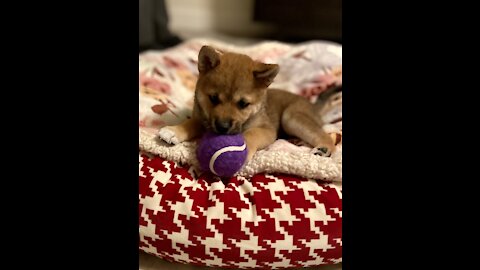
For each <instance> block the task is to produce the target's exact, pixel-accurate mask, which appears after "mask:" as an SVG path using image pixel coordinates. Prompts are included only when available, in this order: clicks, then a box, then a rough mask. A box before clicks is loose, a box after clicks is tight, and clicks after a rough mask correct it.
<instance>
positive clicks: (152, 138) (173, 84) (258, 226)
mask: <svg viewBox="0 0 480 270" xmlns="http://www.w3.org/2000/svg"><path fill="white" fill-rule="evenodd" d="M203 45H211V46H213V47H216V48H219V49H222V50H230V51H235V52H239V53H245V54H248V55H250V56H251V57H252V58H254V59H255V60H259V61H262V62H265V63H277V64H279V65H280V67H281V70H280V73H279V74H278V76H277V78H276V80H275V82H274V83H273V84H272V85H271V87H275V88H281V89H285V90H288V91H291V92H293V93H297V94H300V95H303V96H305V97H307V98H309V99H310V100H311V102H317V99H318V96H319V94H321V93H322V92H324V91H328V89H330V88H331V87H333V86H338V85H341V83H342V82H341V56H342V54H341V46H339V45H337V44H333V43H327V42H319V41H312V42H308V43H302V44H298V45H290V44H285V43H279V42H263V43H260V44H257V45H253V46H249V47H237V46H233V45H229V44H225V43H222V42H219V41H215V40H201V39H195V40H190V41H187V42H184V43H182V44H180V45H179V46H176V47H174V48H171V49H168V50H164V51H151V52H146V53H143V54H141V55H140V57H139V63H140V65H139V77H140V81H139V99H140V107H139V109H140V110H139V136H140V141H139V148H140V151H139V187H140V194H139V222H140V228H139V232H140V249H141V250H143V251H145V252H147V253H150V254H154V255H156V256H159V257H161V258H163V259H166V260H169V261H176V262H183V263H190V264H196V265H206V266H219V267H228V268H285V267H297V266H315V265H321V264H333V263H338V262H341V258H342V248H341V247H342V233H341V222H342V193H341V180H342V175H341V170H342V167H341V165H342V159H341V155H342V151H341V148H342V144H341V134H342V121H341V119H342V118H341V117H342V115H341V92H339V93H336V94H335V95H332V96H331V97H330V99H328V100H327V101H322V102H324V103H325V106H323V107H321V109H319V111H318V117H322V118H323V120H324V122H325V123H326V125H325V126H324V129H325V130H326V131H327V132H328V133H330V134H331V136H332V138H334V139H335V141H336V143H337V145H336V150H335V151H334V153H333V154H332V156H331V157H319V156H316V155H313V154H312V152H311V151H312V149H311V146H309V145H306V144H305V143H303V142H301V141H299V140H298V139H294V138H291V139H287V140H285V139H279V140H277V141H276V142H275V143H274V144H272V145H270V146H269V147H268V148H266V149H264V150H261V151H259V152H257V153H256V154H255V156H254V158H253V159H252V160H251V161H250V162H249V163H247V164H245V166H244V167H243V168H242V170H240V171H239V172H238V173H237V174H236V175H235V176H234V177H232V178H231V179H229V180H227V181H222V180H221V179H219V178H217V177H215V176H214V175H212V174H211V173H205V172H201V171H199V169H198V163H197V161H196V157H195V148H196V142H195V141H193V142H184V143H181V144H178V145H175V146H171V145H167V144H166V143H164V142H162V141H161V140H159V139H158V138H157V136H156V134H157V132H158V130H159V128H160V127H162V126H165V125H173V124H178V123H180V122H181V121H183V120H184V119H186V118H187V117H189V116H190V115H191V112H192V106H193V92H194V89H195V82H196V78H197V76H198V70H197V55H198V51H199V50H200V48H201V47H202V46H203Z"/></svg>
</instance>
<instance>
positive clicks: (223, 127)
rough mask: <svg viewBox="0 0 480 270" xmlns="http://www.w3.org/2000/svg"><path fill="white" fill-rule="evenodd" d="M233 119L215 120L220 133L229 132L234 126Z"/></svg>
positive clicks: (216, 128)
mask: <svg viewBox="0 0 480 270" xmlns="http://www.w3.org/2000/svg"><path fill="white" fill-rule="evenodd" d="M232 122H233V121H232V119H225V120H218V119H217V120H215V130H216V131H217V133H220V134H227V133H228V131H229V130H230V128H232Z"/></svg>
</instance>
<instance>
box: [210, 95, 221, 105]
mask: <svg viewBox="0 0 480 270" xmlns="http://www.w3.org/2000/svg"><path fill="white" fill-rule="evenodd" d="M208 98H209V99H210V102H212V104H213V105H218V104H219V103H220V99H219V98H218V95H216V94H215V95H209V96H208Z"/></svg>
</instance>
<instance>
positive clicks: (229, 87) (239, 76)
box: [195, 46, 279, 134]
mask: <svg viewBox="0 0 480 270" xmlns="http://www.w3.org/2000/svg"><path fill="white" fill-rule="evenodd" d="M198 70H199V72H200V75H199V78H198V81H197V85H196V92H195V96H196V100H197V104H198V107H199V109H200V112H201V114H202V116H203V118H204V119H203V120H204V125H205V127H206V128H207V129H209V130H212V131H214V132H216V133H221V134H235V133H240V132H242V131H243V127H244V124H245V123H246V122H247V121H248V120H249V119H251V118H252V117H253V116H254V115H255V114H256V113H258V112H259V111H260V110H261V109H262V108H263V107H264V102H265V98H266V89H267V87H268V86H269V85H270V84H271V83H272V82H273V79H274V78H275V76H276V75H277V74H278V71H279V67H278V65H275V64H264V63H260V62H256V61H253V60H252V59H251V58H250V57H248V56H246V55H242V54H236V53H224V52H220V51H217V50H215V49H214V48H212V47H209V46H203V47H202V49H201V50H200V53H199V55H198Z"/></svg>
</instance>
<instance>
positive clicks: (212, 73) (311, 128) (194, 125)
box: [159, 46, 334, 160]
mask: <svg viewBox="0 0 480 270" xmlns="http://www.w3.org/2000/svg"><path fill="white" fill-rule="evenodd" d="M198 69H199V72H200V75H199V78H198V81H197V85H196V90H195V102H194V109H193V115H192V118H191V119H189V120H186V121H185V122H183V123H182V124H180V125H177V126H167V127H164V128H162V129H161V130H160V132H159V135H160V137H161V138H162V139H163V140H165V141H166V142H169V143H172V144H176V143H180V142H182V141H187V140H191V139H193V138H195V137H198V136H199V135H201V134H202V133H203V132H204V131H205V130H206V129H207V130H212V131H214V132H217V133H225V134H236V133H240V132H241V133H243V135H244V137H245V141H246V144H247V149H248V160H250V159H251V158H252V157H253V155H254V154H255V152H256V151H257V150H260V149H262V148H265V147H266V146H268V145H270V144H271V143H273V142H274V141H275V140H276V139H277V136H278V133H279V131H280V129H283V131H284V132H285V133H287V134H288V135H292V136H295V137H298V138H300V139H302V140H304V141H305V142H307V143H309V144H310V145H312V146H313V147H315V149H317V151H316V154H320V155H324V156H328V155H330V154H331V152H332V151H333V149H334V142H333V141H332V139H331V137H330V136H329V135H328V134H326V133H325V132H324V131H323V129H322V123H321V122H320V119H319V117H318V116H315V114H314V109H313V105H312V104H311V103H310V102H309V101H307V100H306V99H304V98H302V97H300V96H297V95H294V94H292V93H289V92H286V91H282V90H276V89H267V88H268V86H269V85H270V84H271V83H272V82H273V79H274V78H275V76H276V75H277V74H278V71H279V66H278V65H275V64H264V63H260V62H256V61H253V60H252V59H251V58H250V57H248V56H246V55H242V54H236V53H229V52H225V53H223V52H219V51H217V50H215V49H214V48H212V47H209V46H204V47H202V49H201V50H200V53H199V56H198ZM222 123H223V124H222Z"/></svg>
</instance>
